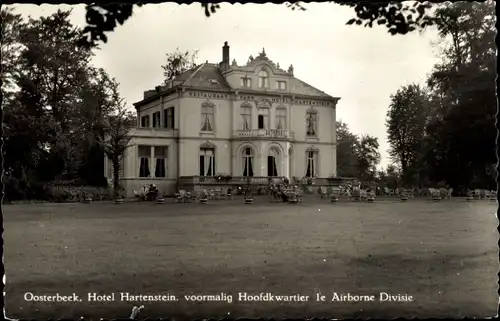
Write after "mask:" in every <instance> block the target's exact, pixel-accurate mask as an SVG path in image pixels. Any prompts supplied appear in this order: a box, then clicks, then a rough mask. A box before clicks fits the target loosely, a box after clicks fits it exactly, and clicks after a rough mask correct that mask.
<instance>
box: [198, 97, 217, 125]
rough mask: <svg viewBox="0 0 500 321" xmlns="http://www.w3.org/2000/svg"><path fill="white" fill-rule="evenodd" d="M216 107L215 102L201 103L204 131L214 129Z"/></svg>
mask: <svg viewBox="0 0 500 321" xmlns="http://www.w3.org/2000/svg"><path fill="white" fill-rule="evenodd" d="M214 109H215V105H214V104H213V103H208V102H207V103H203V105H201V130H202V131H204V132H213V131H214V125H215V124H214Z"/></svg>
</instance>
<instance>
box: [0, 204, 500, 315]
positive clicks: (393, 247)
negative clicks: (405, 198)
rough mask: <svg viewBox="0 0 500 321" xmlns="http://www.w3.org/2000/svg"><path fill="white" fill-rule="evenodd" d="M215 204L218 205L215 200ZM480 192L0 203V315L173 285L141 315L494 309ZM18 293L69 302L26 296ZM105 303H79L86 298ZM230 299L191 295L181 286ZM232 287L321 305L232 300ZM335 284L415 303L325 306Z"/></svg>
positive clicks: (73, 309)
mask: <svg viewBox="0 0 500 321" xmlns="http://www.w3.org/2000/svg"><path fill="white" fill-rule="evenodd" d="M223 204H225V205H223ZM496 207H497V206H496V203H493V202H489V201H477V202H470V203H468V202H465V201H458V200H456V201H455V200H454V201H442V202H439V203H431V202H427V201H421V200H418V201H417V200H414V201H409V202H406V203H402V202H397V201H377V202H376V203H374V204H368V203H354V202H353V203H347V202H343V203H338V204H331V203H329V202H327V201H319V200H318V199H317V198H311V199H308V200H306V202H304V203H303V204H299V205H291V204H281V203H270V202H269V201H268V200H267V198H262V199H259V200H257V201H256V203H255V204H254V205H246V206H245V205H243V204H241V202H240V201H232V202H231V201H227V202H224V201H220V202H212V203H211V204H207V205H205V206H203V205H200V204H165V205H155V204H145V203H131V204H123V205H114V204H109V203H100V204H99V203H95V204H38V205H12V206H5V207H4V213H5V214H4V219H5V224H4V228H5V232H4V242H5V267H6V275H7V286H6V291H7V296H6V309H7V315H8V316H9V317H13V318H28V317H36V318H48V317H52V318H65V317H68V318H76V317H80V316H84V317H87V318H96V319H97V318H99V317H107V318H112V317H128V315H129V314H130V310H131V308H132V307H133V306H134V305H138V304H141V303H140V302H135V303H134V302H120V301H119V293H120V292H128V293H130V294H167V293H168V294H173V295H175V296H177V297H178V298H179V302H163V303H145V304H144V305H145V310H144V311H143V312H142V313H141V317H146V316H148V317H176V318H182V317H185V318H192V317H199V316H204V317H224V316H226V317H227V316H229V317H234V318H237V317H259V316H266V317H272V316H275V317H321V316H336V317H339V318H341V317H358V316H359V317H369V316H370V317H376V316H380V317H397V316H400V317H413V316H418V317H421V318H423V317H430V316H435V317H446V316H448V317H463V316H470V317H472V316H476V317H485V316H493V315H495V314H496V310H497V303H498V295H497V292H496V291H497V284H496V282H497V272H498V247H497V240H498V233H497V230H496V228H497V225H498V221H497V219H496V217H495V215H494V212H495V211H496ZM26 292H32V293H34V294H37V295H40V294H42V295H43V294H47V295H55V294H56V293H59V294H61V295H69V294H71V293H76V294H77V295H79V296H80V297H81V298H82V299H83V302H80V303H33V302H26V301H24V299H23V296H24V294H25V293H26ZM89 292H97V293H101V294H102V293H116V298H117V301H115V302H107V303H103V302H101V303H96V302H87V293H89ZM220 292H224V293H225V294H232V295H233V302H232V303H231V304H229V303H222V302H220V303H214V302H212V303H189V302H186V301H185V300H184V299H183V296H184V295H188V294H215V293H220ZM238 292H247V293H256V294H258V293H261V292H272V293H273V294H290V295H291V294H301V295H304V296H310V297H311V299H312V298H315V294H316V293H322V294H323V295H325V296H326V297H327V300H328V301H327V302H315V300H310V301H308V302H303V303H277V302H259V303H241V302H237V296H238ZM333 292H338V293H345V294H347V293H348V292H350V293H351V294H358V295H361V294H367V295H375V296H377V299H378V294H379V292H388V293H392V294H408V295H412V296H413V298H414V301H413V302H378V301H377V302H357V303H354V302H331V301H330V300H331V297H332V293H333Z"/></svg>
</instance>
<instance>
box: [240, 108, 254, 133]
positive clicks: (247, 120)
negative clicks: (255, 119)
mask: <svg viewBox="0 0 500 321" xmlns="http://www.w3.org/2000/svg"><path fill="white" fill-rule="evenodd" d="M241 120H242V129H243V130H249V129H251V128H252V106H251V105H249V104H242V105H241Z"/></svg>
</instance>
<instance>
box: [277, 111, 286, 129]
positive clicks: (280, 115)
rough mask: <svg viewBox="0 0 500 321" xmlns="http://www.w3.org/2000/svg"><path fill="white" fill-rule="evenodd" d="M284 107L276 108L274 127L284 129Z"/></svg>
mask: <svg viewBox="0 0 500 321" xmlns="http://www.w3.org/2000/svg"><path fill="white" fill-rule="evenodd" d="M286 127H287V126H286V108H285V107H278V108H276V129H286Z"/></svg>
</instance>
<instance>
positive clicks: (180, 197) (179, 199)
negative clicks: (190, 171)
mask: <svg viewBox="0 0 500 321" xmlns="http://www.w3.org/2000/svg"><path fill="white" fill-rule="evenodd" d="M185 197H186V191H185V190H183V189H181V190H179V192H177V193H175V199H176V200H177V203H181V202H184V198H185Z"/></svg>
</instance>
